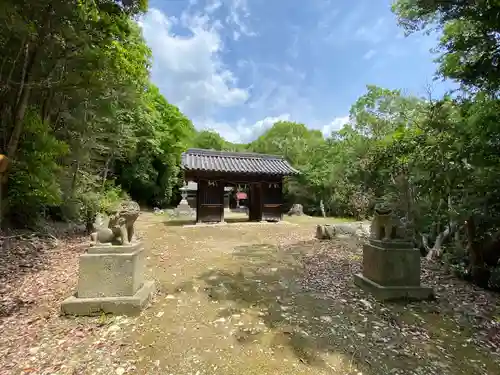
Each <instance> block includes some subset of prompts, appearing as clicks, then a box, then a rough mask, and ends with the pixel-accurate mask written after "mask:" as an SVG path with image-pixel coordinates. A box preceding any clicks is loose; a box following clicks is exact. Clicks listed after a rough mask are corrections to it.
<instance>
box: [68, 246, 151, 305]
mask: <svg viewBox="0 0 500 375" xmlns="http://www.w3.org/2000/svg"><path fill="white" fill-rule="evenodd" d="M143 268H144V251H143V248H142V245H141V243H135V244H131V245H127V246H122V245H119V246H106V245H100V246H94V247H90V248H89V250H88V252H87V253H85V254H82V255H80V262H79V277H78V287H77V297H78V298H102V297H127V296H133V295H134V294H135V293H136V292H137V290H138V289H139V288H140V287H141V285H142V284H143V283H144V279H143Z"/></svg>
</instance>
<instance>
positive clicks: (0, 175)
mask: <svg viewBox="0 0 500 375" xmlns="http://www.w3.org/2000/svg"><path fill="white" fill-rule="evenodd" d="M8 167H9V158H8V157H7V156H5V155H3V154H0V229H2V219H3V203H4V202H3V196H2V188H3V186H4V184H5V183H6V181H5V180H6V177H7V175H6V172H7V169H8Z"/></svg>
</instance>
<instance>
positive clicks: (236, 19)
mask: <svg viewBox="0 0 500 375" xmlns="http://www.w3.org/2000/svg"><path fill="white" fill-rule="evenodd" d="M249 16H250V11H249V10H248V4H247V0H230V1H229V15H228V16H227V18H226V22H227V23H228V24H230V25H232V26H234V27H235V28H236V29H235V30H234V31H233V38H234V40H238V39H239V38H240V36H241V35H245V36H255V35H257V34H256V33H255V32H254V31H252V30H251V29H250V26H248V23H247V22H248V18H249Z"/></svg>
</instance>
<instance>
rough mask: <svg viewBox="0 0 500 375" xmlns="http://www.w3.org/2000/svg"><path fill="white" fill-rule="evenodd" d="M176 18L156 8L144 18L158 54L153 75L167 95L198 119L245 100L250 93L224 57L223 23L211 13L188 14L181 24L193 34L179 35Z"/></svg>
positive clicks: (146, 34)
mask: <svg viewBox="0 0 500 375" xmlns="http://www.w3.org/2000/svg"><path fill="white" fill-rule="evenodd" d="M211 4H212V6H215V5H213V4H216V3H215V2H213V3H211ZM175 22H177V21H176V19H174V18H169V17H168V16H167V15H165V14H164V13H163V12H161V11H160V10H158V9H154V8H153V9H151V10H150V11H149V12H148V13H147V14H146V15H145V16H144V17H143V18H142V20H141V22H140V25H141V26H142V29H143V34H144V37H145V39H146V41H147V43H148V45H149V47H150V48H151V50H152V52H153V68H152V79H153V81H154V82H155V83H156V85H157V86H158V87H159V88H160V90H161V92H162V94H164V95H165V97H166V98H167V99H168V100H169V101H170V102H171V103H173V104H175V105H177V106H179V108H180V109H181V110H182V111H183V112H184V113H185V114H186V115H187V116H188V117H190V118H191V119H193V120H196V119H197V118H207V117H209V116H210V115H211V114H212V113H213V111H214V110H215V108H216V107H231V106H235V105H239V104H242V103H244V102H245V101H246V100H247V99H248V97H249V94H248V91H247V90H246V89H244V88H240V87H238V81H237V79H236V77H235V76H234V74H233V72H231V71H230V70H229V69H228V68H227V67H225V66H224V64H223V62H222V60H221V58H220V53H221V51H222V50H223V45H222V41H221V37H220V34H219V31H220V28H221V25H220V23H218V22H212V23H211V22H210V18H209V16H208V15H207V14H189V13H187V12H184V13H183V14H182V16H181V23H182V25H183V26H185V27H186V28H187V29H188V30H189V31H190V35H189V36H179V35H176V34H174V33H173V31H172V25H173V24H174V23H175Z"/></svg>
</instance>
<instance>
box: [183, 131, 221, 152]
mask: <svg viewBox="0 0 500 375" xmlns="http://www.w3.org/2000/svg"><path fill="white" fill-rule="evenodd" d="M225 146H226V141H225V140H224V139H223V138H222V137H221V136H220V135H219V133H217V132H215V131H213V130H202V131H199V132H197V133H196V135H195V137H194V138H193V141H192V143H191V147H194V148H201V149H205V150H216V151H222V150H224V148H225Z"/></svg>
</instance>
